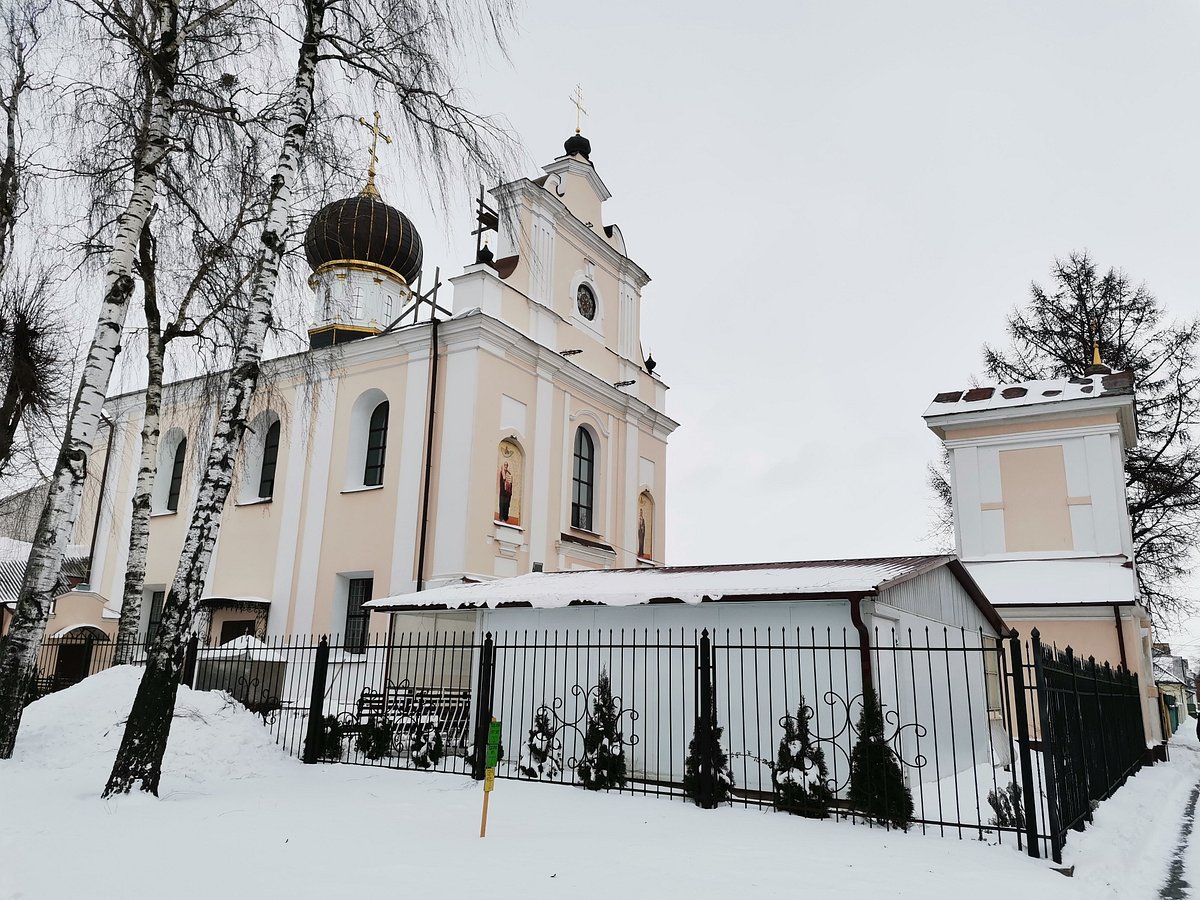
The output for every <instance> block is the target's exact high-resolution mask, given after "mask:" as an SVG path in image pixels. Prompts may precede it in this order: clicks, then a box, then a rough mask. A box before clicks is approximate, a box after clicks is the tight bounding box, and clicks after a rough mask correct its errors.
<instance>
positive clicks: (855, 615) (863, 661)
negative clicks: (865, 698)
mask: <svg viewBox="0 0 1200 900" xmlns="http://www.w3.org/2000/svg"><path fill="white" fill-rule="evenodd" d="M862 599H863V595H862V594H857V595H855V596H852V597H850V598H849V600H850V621H851V622H853V623H854V627H855V628H857V629H858V666H859V669H860V670H861V672H862V684H863V692H864V693H866V690H867V687H868V686H871V687H872V688H873V687H874V686H875V679H874V677H873V676H872V674H871V636H870V634H869V633H868V632H867V625H866V623H865V622H863V617H862Z"/></svg>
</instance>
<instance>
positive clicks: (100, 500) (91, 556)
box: [85, 410, 115, 588]
mask: <svg viewBox="0 0 1200 900" xmlns="http://www.w3.org/2000/svg"><path fill="white" fill-rule="evenodd" d="M100 418H102V419H103V420H104V421H105V422H106V423H108V446H107V447H105V448H104V468H103V469H101V470H100V496H98V497H97V498H96V518H95V521H93V522H92V543H91V546H90V547H88V566H87V578H86V579H85V580H86V581H87V585H88V587H89V588H91V587H92V565H93V562H94V560H95V558H96V538H97V536H98V535H99V534H100V514H101V513H102V512H104V489H105V487H106V486H107V485H108V466H109V463H111V462H112V458H113V426H114V424H115V423H114V422H113V420H112V419H110V418H109V417H108V416H107V415H106V414H105V412H104V410H100Z"/></svg>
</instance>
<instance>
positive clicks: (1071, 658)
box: [1067, 647, 1092, 831]
mask: <svg viewBox="0 0 1200 900" xmlns="http://www.w3.org/2000/svg"><path fill="white" fill-rule="evenodd" d="M1067 665H1068V666H1069V667H1070V669H1071V700H1072V702H1073V703H1074V704H1075V729H1074V731H1075V734H1076V735H1077V737H1076V740H1074V741H1072V743H1073V744H1077V745H1078V748H1079V749H1078V757H1077V759H1076V760H1074V761H1076V762H1078V763H1079V766H1078V769H1079V774H1080V775H1081V776H1082V777H1083V796H1084V797H1085V798H1087V805H1088V811H1087V813H1085V814H1084V819H1085V820H1086V821H1088V822H1090V821H1092V810H1091V805H1092V780H1091V778H1090V777H1089V774H1090V773H1089V770H1090V769H1091V759H1090V757H1089V754H1088V752H1087V729H1086V728H1085V726H1084V724H1083V704H1082V703H1081V702H1080V698H1079V672H1078V669H1080V668H1082V666H1083V663H1082V661H1077V660H1076V659H1075V651H1074V650H1072V649H1071V648H1070V647H1067ZM1075 829H1076V830H1077V831H1083V823H1082V822H1080V823H1079V824H1077V825H1076V826H1075Z"/></svg>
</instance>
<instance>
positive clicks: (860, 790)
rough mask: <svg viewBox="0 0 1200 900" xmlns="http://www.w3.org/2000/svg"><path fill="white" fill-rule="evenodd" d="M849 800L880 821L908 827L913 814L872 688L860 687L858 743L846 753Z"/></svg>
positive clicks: (910, 800) (908, 795) (907, 790)
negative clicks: (860, 712) (848, 759)
mask: <svg viewBox="0 0 1200 900" xmlns="http://www.w3.org/2000/svg"><path fill="white" fill-rule="evenodd" d="M850 802H851V803H852V804H854V806H855V808H856V809H857V810H858V811H859V812H860V813H862V814H863V815H865V816H867V817H868V818H871V819H874V820H875V821H877V822H879V823H880V824H884V825H894V826H896V827H897V828H903V829H904V830H905V831H907V830H908V826H909V824H910V823H911V822H912V817H913V799H912V792H911V791H909V789H908V785H906V784H905V783H904V773H903V772H901V771H900V763H899V761H898V760H897V759H896V754H895V752H894V751H893V750H892V748H891V747H889V746H888V743H887V740H886V739H885V738H884V736H883V711H882V710H881V709H880V706H879V698H878V697H876V696H875V690H874V688H872V687H870V686H869V685H868V686H867V687H866V689H865V690H864V691H863V708H862V714H861V715H860V716H859V719H858V743H857V744H855V745H854V750H853V752H852V753H851V754H850Z"/></svg>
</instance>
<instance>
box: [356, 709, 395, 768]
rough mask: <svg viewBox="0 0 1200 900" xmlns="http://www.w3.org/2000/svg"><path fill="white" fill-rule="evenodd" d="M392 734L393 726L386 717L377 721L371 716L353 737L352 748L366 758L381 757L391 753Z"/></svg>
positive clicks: (393, 732)
mask: <svg viewBox="0 0 1200 900" xmlns="http://www.w3.org/2000/svg"><path fill="white" fill-rule="evenodd" d="M394 734H395V726H393V725H392V724H391V723H390V722H388V721H387V720H386V719H385V720H384V721H382V722H379V721H376V719H375V717H374V716H371V718H369V719H368V720H367V724H366V725H364V726H363V729H362V731H360V732H359V733H358V737H357V738H355V740H354V749H356V750H357V751H358V752H359V753H361V754H362V755H363V756H365V757H366V758H367V759H383V758H384V757H385V756H388V755H389V754H390V753H391V749H392V735H394Z"/></svg>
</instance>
